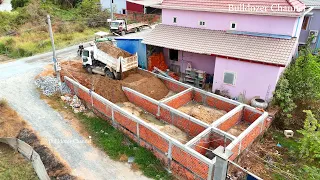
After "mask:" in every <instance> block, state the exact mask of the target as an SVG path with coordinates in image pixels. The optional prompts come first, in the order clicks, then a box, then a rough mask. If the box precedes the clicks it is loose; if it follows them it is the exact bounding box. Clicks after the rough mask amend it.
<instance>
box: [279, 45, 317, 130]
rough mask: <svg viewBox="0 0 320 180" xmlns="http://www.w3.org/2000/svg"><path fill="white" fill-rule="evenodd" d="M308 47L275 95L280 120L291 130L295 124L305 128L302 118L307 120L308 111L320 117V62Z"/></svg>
mask: <svg viewBox="0 0 320 180" xmlns="http://www.w3.org/2000/svg"><path fill="white" fill-rule="evenodd" d="M308 42H309V41H308ZM308 44H309V43H307V45H306V46H305V47H304V48H302V50H301V51H300V52H299V57H298V58H297V59H296V60H295V61H293V62H292V64H291V65H289V67H287V69H286V70H285V71H284V73H283V75H282V77H281V78H280V80H279V82H278V84H277V88H276V91H275V94H274V99H273V103H274V104H275V105H277V106H279V107H280V112H279V113H278V116H277V117H278V118H277V121H278V122H281V125H285V126H287V127H289V126H290V127H291V128H292V125H296V126H298V128H301V127H302V126H303V121H301V119H304V118H305V114H304V113H303V110H305V109H309V110H312V111H313V112H314V113H315V116H316V117H320V108H319V107H320V60H319V56H317V55H313V54H312V52H311V50H310V48H309V45H308ZM285 126H280V127H282V128H284V127H285Z"/></svg>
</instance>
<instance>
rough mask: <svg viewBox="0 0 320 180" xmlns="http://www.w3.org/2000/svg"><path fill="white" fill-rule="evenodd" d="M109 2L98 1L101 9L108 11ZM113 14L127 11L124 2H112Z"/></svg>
mask: <svg viewBox="0 0 320 180" xmlns="http://www.w3.org/2000/svg"><path fill="white" fill-rule="evenodd" d="M110 1H111V0H100V3H101V6H102V9H110V3H111V2H110ZM113 7H114V13H119V14H122V9H127V5H126V0H114V1H113Z"/></svg>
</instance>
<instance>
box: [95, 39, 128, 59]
mask: <svg viewBox="0 0 320 180" xmlns="http://www.w3.org/2000/svg"><path fill="white" fill-rule="evenodd" d="M97 47H98V49H100V50H101V51H103V52H105V53H107V54H109V55H110V56H112V57H114V58H119V57H120V56H122V57H124V58H126V57H130V56H132V55H131V54H130V53H128V52H127V51H124V50H122V49H120V48H117V47H115V46H114V45H112V44H110V43H106V42H101V43H97Z"/></svg>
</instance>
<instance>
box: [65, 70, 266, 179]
mask: <svg viewBox="0 0 320 180" xmlns="http://www.w3.org/2000/svg"><path fill="white" fill-rule="evenodd" d="M155 76H157V77H158V78H160V79H161V80H162V81H163V82H164V84H165V85H166V86H167V87H168V88H169V89H170V90H171V91H173V92H175V93H177V94H175V95H173V96H171V97H168V98H166V99H163V100H161V101H157V100H154V99H152V98H150V97H148V96H145V95H143V94H141V93H139V92H137V91H135V90H132V89H130V88H127V87H123V91H124V93H125V94H126V96H127V97H128V99H129V101H130V102H131V103H133V104H135V105H136V106H138V107H141V108H142V109H144V110H145V111H146V112H148V113H150V114H151V115H153V116H155V117H156V118H157V119H159V120H160V121H162V122H164V123H166V124H170V125H173V126H175V127H177V128H178V129H180V130H181V131H183V132H184V133H186V134H187V135H188V136H189V137H190V138H191V140H190V141H188V142H181V141H180V140H179V139H176V138H173V137H171V136H169V135H168V134H166V133H164V132H162V131H160V130H159V129H157V128H155V127H154V126H152V125H150V124H149V123H147V122H145V121H144V120H142V119H140V118H139V117H137V116H135V115H133V114H131V113H128V112H127V111H125V110H124V109H122V108H121V107H119V106H118V105H116V104H114V103H112V102H110V101H108V100H107V99H104V98H103V97H101V96H100V95H98V94H96V93H95V92H92V91H89V89H87V88H86V87H84V86H82V85H81V84H79V83H77V82H75V81H74V80H72V79H70V78H68V77H65V78H64V79H65V82H66V83H67V85H68V86H69V87H70V89H71V90H72V92H73V93H75V94H76V95H77V96H78V97H79V98H81V99H82V100H83V101H86V103H87V104H88V105H89V106H90V108H92V109H93V110H95V111H97V112H99V114H103V116H104V117H105V119H106V120H107V121H109V122H110V123H111V124H112V125H113V126H114V127H116V128H118V129H119V130H121V131H122V132H123V133H125V134H126V135H127V136H128V137H130V138H131V139H133V140H134V141H136V142H137V143H139V144H140V145H141V146H144V147H146V148H148V149H149V150H150V151H152V152H153V153H154V155H155V156H156V157H157V158H158V159H160V160H161V161H162V162H163V163H164V164H165V166H166V167H167V169H168V170H169V171H172V172H173V173H174V174H175V175H178V176H180V177H183V178H185V179H210V180H211V179H213V177H214V168H215V163H216V157H214V156H213V157H211V158H209V157H208V155H207V153H208V150H209V149H211V150H214V149H216V148H217V147H219V146H226V149H227V150H230V151H232V152H233V154H232V155H231V156H230V157H229V159H230V160H234V159H235V158H236V157H237V156H238V155H239V154H240V153H241V152H242V151H243V150H244V149H246V148H247V147H248V146H249V145H250V144H251V143H252V142H253V141H254V140H255V138H257V137H258V136H259V135H260V134H262V133H263V132H264V130H265V129H266V128H268V127H269V125H270V123H271V119H269V118H268V113H266V112H260V111H258V110H256V109H255V108H253V107H250V106H248V105H245V104H241V103H239V102H236V101H233V100H230V99H227V98H224V97H221V96H218V95H215V94H212V93H209V92H206V91H203V90H200V89H197V88H194V87H192V86H189V85H186V84H183V83H181V82H178V81H175V80H172V79H169V78H166V77H162V76H158V75H155ZM190 102H196V103H199V104H202V105H205V106H208V107H212V108H215V109H218V110H223V111H225V112H226V114H225V115H223V116H222V117H220V118H218V119H216V120H215V121H214V122H213V123H211V124H207V123H205V122H203V121H201V120H199V119H196V118H194V117H192V116H190V115H188V114H186V113H183V112H181V111H179V110H178V108H179V107H182V106H184V105H186V104H187V103H190ZM240 123H248V127H247V128H246V129H245V130H244V131H243V132H241V133H240V134H239V135H237V136H235V135H232V134H231V133H228V131H229V130H230V129H232V128H233V127H235V126H237V125H238V124H240Z"/></svg>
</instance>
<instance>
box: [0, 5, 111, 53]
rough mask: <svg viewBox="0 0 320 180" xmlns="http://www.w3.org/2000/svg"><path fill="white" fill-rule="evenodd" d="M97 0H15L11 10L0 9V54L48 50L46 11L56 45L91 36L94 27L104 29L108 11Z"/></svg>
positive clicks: (72, 43) (96, 29)
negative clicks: (49, 18)
mask: <svg viewBox="0 0 320 180" xmlns="http://www.w3.org/2000/svg"><path fill="white" fill-rule="evenodd" d="M98 1H99V0H84V1H82V2H81V1H76V0H75V1H64V0H59V1H54V0H47V1H45V2H43V1H41V0H30V2H29V1H27V0H15V1H14V2H13V3H17V5H14V7H15V10H14V11H12V12H0V19H2V20H1V21H0V55H1V54H2V55H7V56H8V57H10V58H19V57H26V56H31V55H34V54H37V53H42V52H46V51H49V50H50V49H51V43H50V38H49V33H48V27H47V24H46V15H47V14H50V15H51V19H52V27H53V31H54V39H55V45H56V47H57V48H63V47H66V46H70V45H74V44H78V43H81V42H85V41H88V40H91V39H93V34H94V33H95V32H97V31H108V27H107V19H108V17H109V13H108V12H107V11H101V10H100V7H99V6H98V4H97V2H98ZM28 2H29V3H28Z"/></svg>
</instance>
